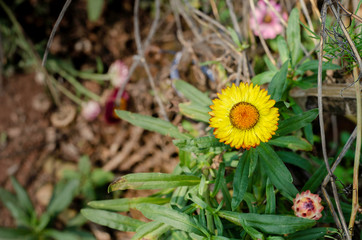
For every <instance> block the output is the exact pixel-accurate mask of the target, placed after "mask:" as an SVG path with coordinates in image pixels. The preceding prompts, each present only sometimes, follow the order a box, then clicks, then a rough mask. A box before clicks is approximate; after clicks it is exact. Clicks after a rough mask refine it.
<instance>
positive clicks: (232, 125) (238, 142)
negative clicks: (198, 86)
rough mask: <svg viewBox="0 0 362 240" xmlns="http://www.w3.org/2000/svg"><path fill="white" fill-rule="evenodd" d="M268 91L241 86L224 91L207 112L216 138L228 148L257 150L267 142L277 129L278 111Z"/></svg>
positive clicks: (257, 87) (233, 86) (251, 85)
mask: <svg viewBox="0 0 362 240" xmlns="http://www.w3.org/2000/svg"><path fill="white" fill-rule="evenodd" d="M267 94H268V93H267V91H266V90H264V89H260V86H258V85H255V86H253V84H250V85H249V84H244V83H241V84H240V86H238V87H237V86H235V85H234V84H233V85H232V86H231V87H227V88H226V89H223V90H222V92H221V94H219V93H218V98H216V99H214V100H213V103H214V105H211V106H210V108H211V109H212V111H211V112H209V114H210V116H211V118H210V127H213V128H214V135H215V137H217V138H219V139H220V142H225V143H226V144H229V145H230V146H231V147H235V148H240V147H242V148H246V149H249V148H250V147H256V146H258V145H259V144H260V142H267V141H268V140H269V139H270V138H271V137H272V135H274V134H275V131H276V130H277V129H278V120H279V113H278V108H276V107H273V106H274V104H275V101H274V100H271V99H270V95H267Z"/></svg>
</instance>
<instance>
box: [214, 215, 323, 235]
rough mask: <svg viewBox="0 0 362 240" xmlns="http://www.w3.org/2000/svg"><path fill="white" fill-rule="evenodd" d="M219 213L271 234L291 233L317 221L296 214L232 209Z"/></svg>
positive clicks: (236, 222) (232, 220)
mask: <svg viewBox="0 0 362 240" xmlns="http://www.w3.org/2000/svg"><path fill="white" fill-rule="evenodd" d="M218 215H219V216H220V217H222V218H225V219H227V220H228V221H230V222H232V223H234V224H236V225H239V226H242V225H241V221H242V220H244V221H245V222H246V223H247V224H248V225H249V226H251V227H254V228H257V229H259V230H260V231H262V232H263V233H269V234H278V235H282V234H291V233H295V232H297V231H300V230H304V229H307V228H310V227H312V226H314V225H315V223H316V221H314V220H310V219H306V218H299V217H294V216H283V215H272V214H257V213H237V212H231V211H219V212H218Z"/></svg>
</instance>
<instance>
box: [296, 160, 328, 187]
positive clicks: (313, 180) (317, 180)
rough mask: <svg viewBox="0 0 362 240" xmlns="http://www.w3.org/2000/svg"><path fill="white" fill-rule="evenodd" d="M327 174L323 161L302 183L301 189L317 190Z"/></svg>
mask: <svg viewBox="0 0 362 240" xmlns="http://www.w3.org/2000/svg"><path fill="white" fill-rule="evenodd" d="M327 174H328V172H327V169H326V165H325V164H324V163H323V164H321V166H320V167H319V168H318V169H317V171H315V172H314V173H313V175H312V176H311V177H310V178H309V179H308V181H307V182H306V183H305V184H304V186H303V188H302V191H306V190H310V191H311V192H315V191H317V189H318V188H319V186H320V185H321V183H322V182H323V180H324V178H325V177H326V176H327Z"/></svg>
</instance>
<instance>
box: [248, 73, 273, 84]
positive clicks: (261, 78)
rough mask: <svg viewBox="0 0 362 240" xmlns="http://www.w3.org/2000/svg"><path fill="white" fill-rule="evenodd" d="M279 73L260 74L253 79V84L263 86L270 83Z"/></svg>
mask: <svg viewBox="0 0 362 240" xmlns="http://www.w3.org/2000/svg"><path fill="white" fill-rule="evenodd" d="M277 73H278V71H265V72H262V73H259V74H258V75H255V76H254V77H253V78H252V80H251V81H252V82H253V83H254V84H258V85H263V84H265V83H270V82H271V80H272V79H273V77H274V76H275V74H277Z"/></svg>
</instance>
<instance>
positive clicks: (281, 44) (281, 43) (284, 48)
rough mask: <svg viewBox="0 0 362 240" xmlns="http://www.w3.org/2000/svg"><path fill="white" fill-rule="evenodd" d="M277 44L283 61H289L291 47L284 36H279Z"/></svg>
mask: <svg viewBox="0 0 362 240" xmlns="http://www.w3.org/2000/svg"><path fill="white" fill-rule="evenodd" d="M277 45H278V51H279V56H280V60H281V62H285V61H287V60H288V59H289V49H288V45H287V42H286V41H285V39H284V37H282V36H280V35H279V36H278V37H277Z"/></svg>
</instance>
